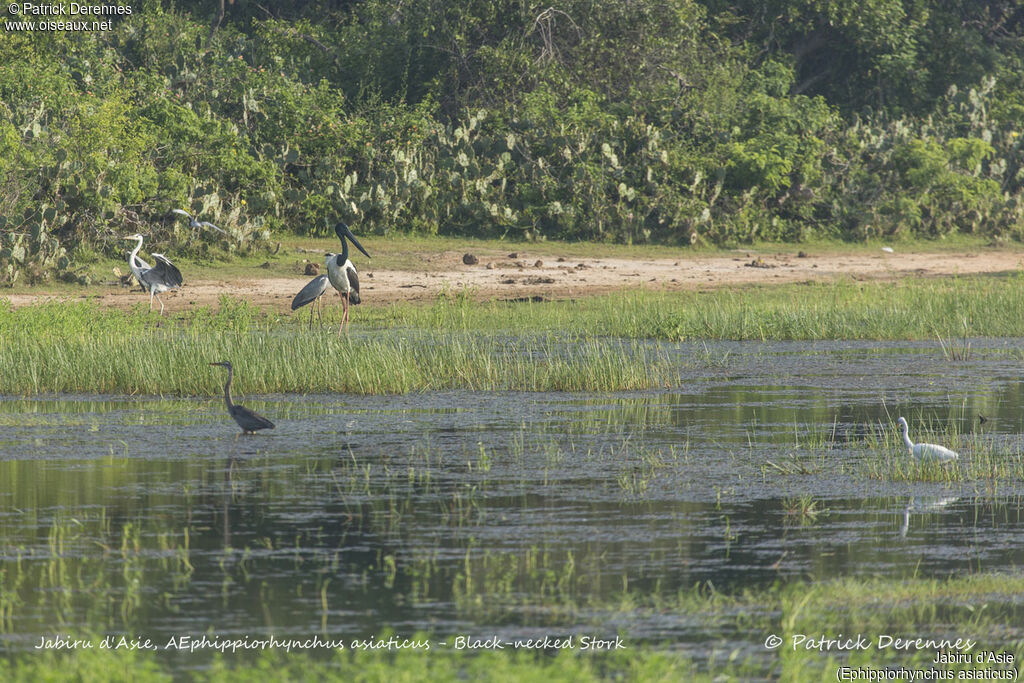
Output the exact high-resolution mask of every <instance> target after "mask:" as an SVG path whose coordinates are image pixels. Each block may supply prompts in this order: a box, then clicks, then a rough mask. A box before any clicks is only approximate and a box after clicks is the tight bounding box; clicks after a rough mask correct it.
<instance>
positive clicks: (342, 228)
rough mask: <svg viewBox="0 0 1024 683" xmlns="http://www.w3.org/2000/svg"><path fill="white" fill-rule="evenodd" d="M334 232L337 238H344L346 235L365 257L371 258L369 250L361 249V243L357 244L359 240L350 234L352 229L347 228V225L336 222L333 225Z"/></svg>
mask: <svg viewBox="0 0 1024 683" xmlns="http://www.w3.org/2000/svg"><path fill="white" fill-rule="evenodd" d="M334 232H335V234H337V235H338V239H345V238H346V237H347V238H348V239H349V240H350V241H351V242H352V244H354V245H356V249H358V250H359V251H361V252H363V255H364V256H366V258H371V256H370V254H369V252H367V251H366V250H365V249H363V245H361V244H359V240H357V239H356V236H355V235H353V234H352V231H351V230H349V229H348V226H347V225H345V224H344V223H338V224H337V225H336V226H334Z"/></svg>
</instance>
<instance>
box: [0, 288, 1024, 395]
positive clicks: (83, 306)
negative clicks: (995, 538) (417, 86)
mask: <svg viewBox="0 0 1024 683" xmlns="http://www.w3.org/2000/svg"><path fill="white" fill-rule="evenodd" d="M1022 309H1024V278H1021V277H1018V276H1011V277H988V278H977V277H976V278H947V279H943V280H927V281H924V282H920V281H913V280H908V281H901V282H897V283H871V282H869V283H857V282H836V283H830V284H808V285H792V286H785V287H775V288H756V289H755V288H749V289H744V290H716V291H712V292H683V293H652V292H632V293H620V294H615V295H607V296H599V297H592V298H588V299H582V300H579V301H555V302H546V303H540V304H513V303H504V302H499V301H491V302H483V303H478V302H475V301H473V300H472V298H471V297H470V296H469V295H467V294H466V293H456V294H452V293H449V294H446V295H444V296H442V297H441V298H439V299H438V300H437V301H436V302H435V303H433V304H428V305H411V304H403V305H394V306H387V307H373V306H363V307H361V308H360V309H358V315H357V318H356V322H354V323H353V324H352V326H351V334H350V335H349V336H346V337H342V338H340V339H339V338H338V337H337V336H336V334H335V331H336V329H335V328H334V324H335V318H334V317H332V316H336V315H337V314H338V312H337V311H333V310H332V311H330V312H329V313H328V320H329V322H327V323H326V324H325V325H323V326H321V327H317V328H315V329H314V330H312V331H307V330H306V329H305V322H304V319H300V318H298V317H279V316H277V315H276V314H272V313H267V312H263V311H260V310H259V309H257V308H256V307H254V306H251V305H249V304H247V303H245V302H244V301H241V300H238V299H233V298H231V297H227V296H225V297H223V298H222V300H221V304H220V306H219V308H218V309H211V308H201V309H198V310H195V311H191V312H187V313H181V314H178V315H177V316H168V317H166V318H161V317H160V316H158V315H156V314H151V313H149V312H148V311H146V310H145V306H144V305H143V304H140V305H139V306H138V307H136V308H135V309H134V310H132V311H117V310H108V309H103V308H101V307H99V306H98V305H97V304H91V303H87V302H86V303H47V304H40V305H36V306H29V307H24V308H19V309H13V308H12V307H11V306H10V305H9V304H5V303H4V302H3V300H0V335H2V336H0V377H2V378H3V386H2V387H0V390H2V391H3V392H4V393H8V394H23V395H33V394H39V393H46V392H95V393H128V394H160V395H196V394H200V395H209V394H212V393H215V392H216V391H217V390H218V387H219V383H220V381H221V377H220V376H219V375H218V374H217V373H212V372H210V371H209V368H208V366H206V363H207V362H209V361H210V360H220V359H229V360H231V361H232V362H233V363H234V364H235V366H236V368H237V369H238V374H237V377H238V379H237V382H238V384H237V388H238V391H239V393H268V392H298V393H311V392H321V391H324V392H327V391H341V392H351V393H402V392H408V391H419V390H433V389H454V388H460V389H462V388H464V389H479V390H534V391H553V390H561V391H614V390H639V389H649V388H654V387H671V386H677V385H678V376H677V374H678V373H677V370H678V368H679V367H680V365H681V364H683V363H686V364H691V365H697V366H700V367H709V368H711V367H717V366H720V365H722V364H724V363H726V361H727V359H726V358H725V357H724V356H725V355H726V354H725V353H723V354H721V356H722V357H719V355H717V354H714V353H711V352H709V351H708V349H707V347H705V348H704V351H703V353H702V352H700V351H693V352H689V353H686V354H685V356H683V357H680V358H670V357H669V355H668V354H667V353H665V352H664V351H659V350H657V349H655V347H651V346H649V345H644V344H642V343H640V342H637V341H634V340H642V339H654V340H663V341H685V340H694V339H738V340H743V339H746V340H750V339H753V340H777V339H793V340H802V339H848V340H857V339H935V338H936V337H938V338H939V339H940V340H942V339H944V338H952V337H954V336H957V337H959V336H960V335H963V334H966V333H967V332H968V331H969V333H970V334H971V335H981V336H1024V316H1020V315H1018V314H1017V312H1018V311H1020V310H1022ZM947 346H948V345H946V344H944V343H943V349H945V352H946V353H947V355H948V354H950V353H953V354H954V355H956V354H958V353H959V351H958V350H956V349H952V348H951V347H950V348H947Z"/></svg>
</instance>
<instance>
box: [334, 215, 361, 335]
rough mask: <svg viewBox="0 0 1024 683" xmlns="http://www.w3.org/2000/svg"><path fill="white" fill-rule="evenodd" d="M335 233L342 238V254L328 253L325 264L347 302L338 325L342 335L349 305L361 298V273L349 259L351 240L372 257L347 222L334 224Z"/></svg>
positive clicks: (335, 286)
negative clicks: (359, 273) (349, 243)
mask: <svg viewBox="0 0 1024 683" xmlns="http://www.w3.org/2000/svg"><path fill="white" fill-rule="evenodd" d="M334 234H336V235H337V236H338V239H340V240H341V253H340V254H327V255H326V257H325V265H326V266H327V278H328V280H330V283H331V286H332V287H334V289H336V290H337V291H338V294H339V295H341V297H342V299H343V300H344V302H345V313H344V314H343V315H342V318H341V325H339V326H338V335H339V336H340V335H341V329H342V327H344V325H345V324H346V323H347V322H348V305H349V303H352V304H353V305H355V304H358V303H359V302H360V299H359V275H358V273H356V267H355V266H354V265H352V262H351V261H349V260H348V242H349V240H351V242H352V244H354V245H356V248H357V249H359V251H361V252H363V254H365V255H366V258H370V255H369V254H368V253H367V252H366V250H365V249H363V245H361V244H359V240H357V239H356V236H355V235H353V234H352V231H351V230H349V228H348V226H347V225H345V223H338V224H337V225H335V226H334Z"/></svg>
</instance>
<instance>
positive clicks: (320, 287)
mask: <svg viewBox="0 0 1024 683" xmlns="http://www.w3.org/2000/svg"><path fill="white" fill-rule="evenodd" d="M328 286H330V283H329V282H328V280H327V276H326V275H317V276H316V277H315V278H313V279H312V280H310V281H309V282H308V283H307V284H306V286H305V287H303V288H302V289H301V290H299V293H298V294H296V295H295V298H294V299H292V310H293V311H294V310H296V309H299V308H302V307H303V306H305V305H306V304H310V303H313V302H314V301H315V302H316V309H317V313H318V314H319V315H320V320H321V321H322V320H323V313H322V312H321V311H320V297H322V296H323V295H324V292H326V291H327V287H328ZM309 328H310V329H313V309H312V308H311V309H309Z"/></svg>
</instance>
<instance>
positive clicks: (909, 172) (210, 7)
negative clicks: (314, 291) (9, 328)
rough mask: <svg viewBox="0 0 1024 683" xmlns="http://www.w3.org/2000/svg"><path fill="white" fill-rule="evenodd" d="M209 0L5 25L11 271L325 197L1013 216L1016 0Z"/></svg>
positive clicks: (976, 225)
mask: <svg viewBox="0 0 1024 683" xmlns="http://www.w3.org/2000/svg"><path fill="white" fill-rule="evenodd" d="M220 6H221V4H220V3H219V2H209V1H208V0H191V1H190V0H178V1H176V2H173V3H172V2H168V1H164V2H161V1H158V0H141V1H140V2H138V3H136V4H134V5H133V8H134V9H133V13H132V14H131V15H129V16H125V17H121V18H118V19H116V20H115V21H114V27H113V30H111V31H109V32H89V33H60V32H36V31H15V30H8V31H5V32H4V33H3V34H2V37H3V39H2V40H0V180H2V184H0V282H3V281H7V282H10V281H13V279H14V278H16V277H17V276H18V275H19V273H21V274H24V275H25V276H27V277H30V278H43V277H47V276H48V275H49V274H51V273H59V274H61V275H62V276H63V277H66V278H68V279H78V278H80V277H81V276H80V275H78V274H77V271H76V260H77V259H78V257H85V256H87V255H88V254H89V253H95V252H97V251H98V252H104V251H105V252H108V253H114V252H119V251H120V250H121V249H123V246H124V242H123V240H121V239H120V236H121V235H123V234H125V233H126V232H136V231H142V232H144V233H146V234H148V235H150V237H151V241H153V242H156V243H158V244H160V246H161V247H162V249H163V250H164V251H167V252H168V253H171V254H174V253H177V252H181V251H191V252H198V253H203V252H204V251H211V250H212V251H221V252H230V251H234V250H247V249H253V248H261V246H262V245H265V244H266V243H267V241H268V240H269V239H270V238H271V236H272V234H273V233H274V232H282V231H286V232H293V233H298V234H318V235H322V234H328V230H329V227H330V226H331V225H332V224H333V223H334V222H335V221H336V220H338V219H344V220H346V221H348V222H349V223H351V224H352V225H354V226H355V227H356V229H357V230H358V231H360V232H364V233H366V232H376V233H390V232H424V233H445V234H465V235H481V236H495V235H510V236H514V237H517V238H518V237H523V238H530V239H545V238H557V239H599V240H616V241H623V242H635V241H659V242H667V243H681V244H690V243H698V242H713V243H730V242H739V241H748V240H752V239H770V240H777V239H791V240H792V239H801V238H805V237H808V236H811V235H831V236H837V237H842V238H848V239H862V238H865V237H871V236H883V235H900V234H923V235H931V236H941V235H944V234H948V233H950V232H953V231H967V232H977V233H985V234H991V235H994V236H1000V237H1003V236H1005V237H1012V238H1018V237H1019V236H1020V235H1021V233H1022V229H1024V219H1022V213H1021V211H1022V210H1021V201H1020V192H1021V183H1022V181H1024V169H1022V163H1021V162H1022V150H1021V144H1022V142H1021V138H1020V136H1019V134H1018V133H1019V131H1018V128H1019V121H1020V120H1021V117H1022V115H1024V94H1022V93H1024V87H1022V86H1024V80H1022V79H1024V77H1022V76H1021V74H1022V73H1024V69H1022V66H1024V63H1022V56H1024V43H1022V37H1024V9H1022V8H1021V7H1020V5H1019V3H1016V2H1012V1H1011V0H990V1H988V2H969V1H968V0H942V1H940V2H925V1H924V0H868V1H866V2H862V3H849V2H841V1H840V0H767V1H766V2H763V3H739V2H730V1H728V0H703V1H698V0H657V1H656V0H637V1H635V2H628V3H618V2H593V1H592V0H567V1H566V2H564V3H560V4H558V5H557V6H554V5H553V6H547V5H543V4H542V5H532V4H530V3H526V2H523V1H522V0H515V1H513V0H453V2H449V3H410V2H407V1H405V0H362V1H360V2H356V1H353V0H304V1H300V2H291V1H288V2H286V1H284V0H278V1H273V0H268V1H266V2H262V3H254V2H250V1H245V0H239V1H238V2H235V3H228V4H226V5H224V8H225V10H224V16H223V17H222V18H219V10H220ZM7 21H8V22H11V21H12V19H11V18H7ZM172 208H187V209H189V210H191V211H193V212H196V213H200V214H202V215H203V216H204V218H205V219H206V220H211V221H213V222H216V223H218V225H221V226H223V227H225V228H227V229H228V230H229V231H230V233H231V235H230V237H229V238H226V239H223V240H221V239H219V238H218V239H198V238H197V236H196V235H194V234H193V233H192V232H191V231H190V230H189V229H188V227H187V225H185V224H184V222H183V221H180V220H176V219H175V218H174V216H172V215H171V214H170V213H169V212H170V209H172Z"/></svg>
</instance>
